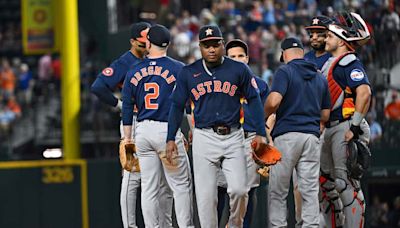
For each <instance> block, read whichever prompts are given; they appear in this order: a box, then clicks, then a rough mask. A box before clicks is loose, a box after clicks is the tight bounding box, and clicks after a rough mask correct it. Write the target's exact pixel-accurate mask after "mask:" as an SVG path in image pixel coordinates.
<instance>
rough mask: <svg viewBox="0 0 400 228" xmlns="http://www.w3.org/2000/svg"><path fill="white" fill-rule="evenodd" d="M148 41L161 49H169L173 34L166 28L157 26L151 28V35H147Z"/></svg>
mask: <svg viewBox="0 0 400 228" xmlns="http://www.w3.org/2000/svg"><path fill="white" fill-rule="evenodd" d="M147 39H148V40H149V41H150V43H152V44H155V45H157V46H159V47H167V46H168V45H169V41H170V39H171V34H170V33H169V30H168V29H167V28H166V27H165V26H163V25H159V24H156V25H153V26H151V28H150V30H149V33H148V34H147Z"/></svg>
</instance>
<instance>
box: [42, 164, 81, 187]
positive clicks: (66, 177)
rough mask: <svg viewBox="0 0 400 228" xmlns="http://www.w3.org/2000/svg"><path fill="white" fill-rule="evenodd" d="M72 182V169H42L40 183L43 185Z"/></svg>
mask: <svg viewBox="0 0 400 228" xmlns="http://www.w3.org/2000/svg"><path fill="white" fill-rule="evenodd" d="M73 181H74V172H73V170H72V167H45V168H43V169H42V182H43V183H45V184H65V183H71V182H73Z"/></svg>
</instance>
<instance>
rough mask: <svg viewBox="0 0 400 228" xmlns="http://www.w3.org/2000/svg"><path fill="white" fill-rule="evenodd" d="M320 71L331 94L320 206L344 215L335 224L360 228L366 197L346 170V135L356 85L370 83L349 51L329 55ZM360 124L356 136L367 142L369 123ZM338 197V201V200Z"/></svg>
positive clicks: (352, 110)
mask: <svg viewBox="0 0 400 228" xmlns="http://www.w3.org/2000/svg"><path fill="white" fill-rule="evenodd" d="M322 71H323V73H324V75H326V77H327V79H328V81H329V84H330V87H329V90H330V93H331V96H332V98H331V99H332V107H331V115H330V119H329V121H328V122H327V124H326V130H325V133H324V139H323V140H324V141H323V144H322V151H321V171H322V174H323V175H324V176H325V177H326V180H325V181H324V182H321V191H322V195H323V196H324V197H325V199H327V201H328V203H325V204H322V206H325V208H322V209H323V210H325V211H329V213H332V211H334V213H335V216H334V218H337V217H339V218H340V216H341V217H343V216H344V221H343V219H339V221H333V222H334V223H336V225H342V224H343V226H344V227H349V228H350V227H363V225H364V213H365V200H364V195H363V193H362V190H361V186H360V183H359V181H358V180H354V179H352V178H350V177H349V176H348V173H347V167H346V161H347V152H346V146H347V142H346V141H345V134H346V132H347V131H349V129H350V126H351V125H352V121H353V114H354V112H355V102H356V101H355V97H356V96H357V94H356V93H355V91H356V89H357V87H358V86H361V85H369V81H368V77H367V75H366V73H365V71H364V68H363V65H362V63H361V62H360V60H359V59H358V58H357V57H356V55H355V54H353V53H351V52H346V53H343V54H342V55H340V56H337V57H332V58H330V59H329V60H328V61H327V62H326V63H325V65H324V67H323V68H322ZM359 127H360V128H361V130H362V132H363V134H362V135H360V136H359V139H360V141H362V142H363V143H365V144H366V145H367V144H368V142H369V135H370V132H369V126H368V124H367V122H366V121H365V120H362V121H361V123H360V125H359ZM337 196H339V199H340V201H341V202H338V197H337ZM327 207H331V208H327ZM343 213H344V215H343ZM327 215H328V214H327ZM327 215H325V217H327ZM331 221H332V219H330V218H326V222H327V223H328V226H333V224H330V223H331Z"/></svg>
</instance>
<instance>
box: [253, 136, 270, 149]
mask: <svg viewBox="0 0 400 228" xmlns="http://www.w3.org/2000/svg"><path fill="white" fill-rule="evenodd" d="M253 142H254V143H257V144H256V148H254V151H257V150H258V149H259V148H260V144H262V143H264V144H266V143H267V139H266V138H265V137H264V136H260V135H256V136H255V137H254V139H253Z"/></svg>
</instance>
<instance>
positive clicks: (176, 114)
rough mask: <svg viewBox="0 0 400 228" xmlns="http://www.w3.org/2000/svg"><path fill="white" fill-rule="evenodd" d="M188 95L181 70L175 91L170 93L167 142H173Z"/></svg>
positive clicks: (184, 76)
mask: <svg viewBox="0 0 400 228" xmlns="http://www.w3.org/2000/svg"><path fill="white" fill-rule="evenodd" d="M188 97H189V93H188V88H187V82H186V71H185V70H184V69H183V70H182V71H181V72H180V73H179V75H178V79H177V81H176V85H175V89H174V91H173V92H172V97H171V100H172V102H171V108H170V110H169V114H168V135H167V142H168V141H175V135H176V132H177V131H178V129H179V126H180V124H181V123H182V119H183V114H184V109H185V104H186V101H187V100H188Z"/></svg>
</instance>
